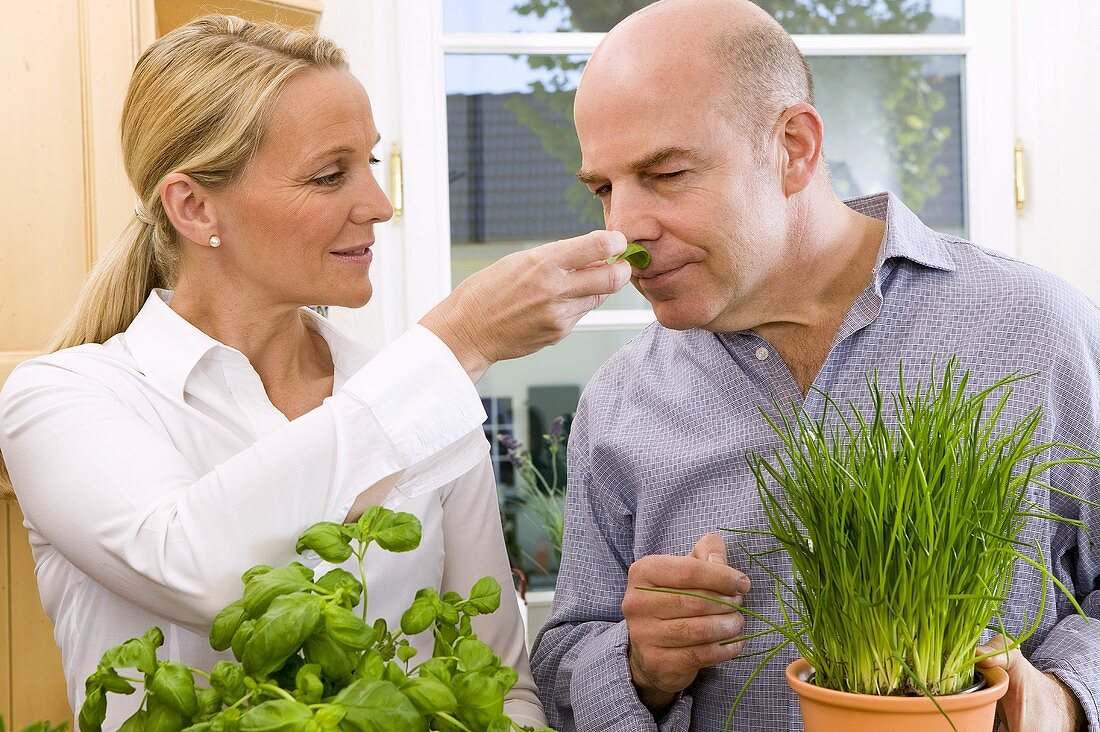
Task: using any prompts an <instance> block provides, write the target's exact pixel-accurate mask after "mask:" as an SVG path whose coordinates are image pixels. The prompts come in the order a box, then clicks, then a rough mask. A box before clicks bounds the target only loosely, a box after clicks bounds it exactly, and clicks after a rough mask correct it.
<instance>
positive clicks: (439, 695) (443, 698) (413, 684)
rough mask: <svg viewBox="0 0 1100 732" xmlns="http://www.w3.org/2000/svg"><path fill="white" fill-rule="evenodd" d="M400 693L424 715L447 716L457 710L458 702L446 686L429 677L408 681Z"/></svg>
mask: <svg viewBox="0 0 1100 732" xmlns="http://www.w3.org/2000/svg"><path fill="white" fill-rule="evenodd" d="M401 693H402V694H404V695H405V696H407V697H408V698H409V701H411V702H412V703H413V705H414V706H415V707H416V708H417V709H419V710H420V711H421V712H423V713H425V714H434V713H436V712H447V713H448V714H449V713H452V712H454V711H455V710H457V709H458V700H457V699H455V695H454V694H452V693H451V690H450V689H448V688H447V685H446V684H444V683H443V682H441V681H440V680H439V679H433V678H432V677H430V676H420V677H417V678H414V679H409V681H408V683H406V684H405V685H404V686H402V687H401Z"/></svg>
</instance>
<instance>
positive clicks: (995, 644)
mask: <svg viewBox="0 0 1100 732" xmlns="http://www.w3.org/2000/svg"><path fill="white" fill-rule="evenodd" d="M1006 645H1007V641H1006V640H1005V637H1004V636H1003V635H1001V634H999V633H998V634H997V635H995V636H993V637H992V638H990V639H989V642H988V643H986V644H984V645H980V646H978V647H977V648H975V649H974V655H976V656H984V655H986V654H988V653H996V654H997V655H995V656H990V657H989V658H984V659H982V660H981V661H978V665H979V666H982V667H983V668H992V667H993V666H1000V667H1001V668H1003V669H1006V670H1007V669H1010V668H1012V665H1013V663H1014V662H1015V661H1016V658H1017V657H1018V656H1019V655H1020V649H1019V648H1014V649H1013V650H1011V651H1009V652H1008V653H1005V650H1004V648H1005V646H1006Z"/></svg>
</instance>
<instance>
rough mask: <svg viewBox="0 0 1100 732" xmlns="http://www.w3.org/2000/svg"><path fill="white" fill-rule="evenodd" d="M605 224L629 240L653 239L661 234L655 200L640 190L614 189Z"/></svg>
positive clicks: (605, 215) (605, 216) (606, 212)
mask: <svg viewBox="0 0 1100 732" xmlns="http://www.w3.org/2000/svg"><path fill="white" fill-rule="evenodd" d="M604 225H605V226H606V227H607V228H608V229H609V230H611V231H621V232H622V233H623V235H624V236H626V240H627V241H652V240H654V239H657V238H658V237H659V236H660V235H661V225H660V220H659V219H658V211H657V208H656V206H655V202H654V201H652V200H651V197H649V196H646V195H644V193H642V192H638V191H630V190H625V191H621V192H620V191H617V190H612V193H611V199H610V201H609V203H608V206H607V209H606V210H605V211H604Z"/></svg>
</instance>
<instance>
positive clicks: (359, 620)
mask: <svg viewBox="0 0 1100 732" xmlns="http://www.w3.org/2000/svg"><path fill="white" fill-rule="evenodd" d="M420 537H421V527H420V522H419V521H418V520H417V518H416V517H415V516H413V515H411V514H407V513H395V512H393V511H390V510H389V509H385V508H381V507H378V506H375V507H373V508H371V509H370V510H368V511H367V512H365V513H364V514H363V516H362V517H361V518H360V519H359V520H358V521H357V522H355V523H351V524H336V523H330V522H322V523H318V524H314V525H313V526H311V527H310V528H309V529H307V530H306V531H305V533H303V534H302V536H301V537H300V538H299V539H298V543H297V545H296V547H295V549H296V551H297V552H298V553H302V552H303V551H305V550H307V549H308V550H312V551H314V552H316V553H317V555H318V556H320V557H321V558H322V559H324V560H325V561H328V562H332V563H342V562H344V561H346V560H348V559H349V558H350V557H351V556H352V555H355V557H356V558H357V559H358V562H359V569H360V578H359V579H356V577H355V576H353V575H352V574H351V573H349V572H347V571H345V570H344V569H340V568H337V569H333V570H330V571H329V572H327V573H325V574H324V575H323V576H321V577H316V576H315V574H314V572H313V570H311V569H310V568H308V567H306V566H304V565H302V564H300V563H298V562H294V563H292V564H290V565H288V566H285V567H269V566H266V565H258V566H256V567H253V568H251V569H249V570H248V571H247V572H245V573H244V575H243V577H242V578H241V579H242V580H243V582H244V596H243V597H242V598H241V599H240V600H237V601H236V602H234V603H232V604H231V605H229V606H228V607H226V608H225V609H224V610H222V611H221V612H220V613H218V615H217V617H216V618H215V619H214V623H213V627H212V628H211V631H210V645H211V646H212V647H213V648H214V649H215V650H218V651H224V650H231V651H232V654H233V658H234V659H235V660H233V661H229V660H222V661H218V662H217V663H216V664H215V665H214V667H213V668H212V669H209V670H201V669H195V668H189V667H187V666H185V665H183V664H180V663H175V662H173V661H166V660H160V659H158V657H157V649H158V648H160V646H161V645H162V644H163V642H164V636H163V634H162V633H161V631H160V629H159V628H155V627H154V628H150V629H149V631H148V632H147V633H145V635H144V636H142V637H140V638H131V639H130V640H128V641H126V642H125V643H123V644H122V645H120V646H117V647H115V648H111V649H110V650H108V651H107V652H106V653H104V654H103V658H102V660H101V661H100V662H99V666H98V668H97V669H96V671H95V673H93V674H92V675H91V676H89V677H88V680H87V682H86V685H85V688H86V693H87V696H86V699H85V702H84V705H83V707H82V708H81V710H80V715H79V718H78V721H79V725H80V730H81V732H100V730H101V728H102V725H103V721H104V719H105V718H106V714H107V694H108V693H113V694H134V693H136V692H139V691H140V692H141V693H142V695H143V698H142V702H141V705H140V707H139V708H138V710H137V711H136V712H135V713H134V714H133V716H131V717H130V718H129V719H127V720H126V721H125V722H124V723H123V725H122V727H121V728H120V730H121V732H180V731H181V730H182V731H186V732H324V731H326V730H340V731H342V732H427V730H441V731H443V732H509V730H515V731H517V732H519V731H521V730H527V732H534V731H533V730H531V729H530V728H527V727H521V726H519V725H517V724H516V723H514V722H513V721H512V720H510V719H509V718H508V717H507V716H506V715H505V714H504V697H505V694H507V692H508V691H509V690H510V689H511V688H512V686H513V685H514V684H515V683H516V679H517V675H516V672H515V670H514V669H512V668H509V667H506V666H501V663H500V659H499V658H498V657H497V656H496V655H495V654H494V653H493V650H492V649H491V648H490V647H489V646H488V645H487V644H485V643H483V642H482V641H480V640H478V638H477V636H476V635H475V634H474V632H473V629H472V627H471V623H470V619H471V618H473V617H476V616H478V615H482V614H486V613H492V612H493V611H495V610H496V609H497V608H498V607H499V606H500V595H501V589H500V585H499V584H497V582H496V581H495V580H494V579H493V578H492V577H484V578H482V579H480V580H479V581H478V582H477V583H476V584H474V586H473V588H472V589H471V590H470V593H469V595H468V596H467V597H462V596H461V595H459V594H458V593H456V592H446V593H444V594H443V595H440V594H439V593H438V592H437V591H436V590H435V589H433V588H430V587H429V588H424V589H422V590H419V591H418V592H417V593H416V596H415V599H414V600H413V602H412V604H411V605H410V606H409V608H408V610H406V611H405V613H404V614H403V615H402V616H401V623H400V627H399V628H390V627H388V625H387V624H386V621H385V620H384V619H378V620H375V621H373V622H368V621H367V591H366V587H365V583H364V582H363V581H361V580H363V579H364V574H363V557H364V555H365V553H366V551H367V548H368V547H369V546H370V545H371V544H372V543H375V544H377V545H378V546H380V547H382V548H383V549H385V550H387V551H391V552H407V551H411V550H413V549H415V548H416V547H417V546H419V544H420ZM428 629H431V630H432V633H433V635H434V637H435V647H434V649H433V654H432V657H431V658H429V659H425V660H424V661H423V662H422V663H419V664H415V665H414V664H413V663H412V659H413V658H414V657H415V656H416V653H417V651H416V649H415V648H413V647H412V646H411V645H410V643H409V637H410V636H414V635H417V634H418V633H421V632H423V631H426V630H428ZM539 732H547V731H546V730H545V728H544V730H540V731H539ZM549 732H552V731H549Z"/></svg>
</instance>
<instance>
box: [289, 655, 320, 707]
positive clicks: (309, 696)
mask: <svg viewBox="0 0 1100 732" xmlns="http://www.w3.org/2000/svg"><path fill="white" fill-rule="evenodd" d="M294 688H295V689H297V691H298V700H299V701H301V702H304V703H306V704H316V703H317V702H319V701H321V697H322V696H324V695H325V685H324V684H323V683H322V682H321V665H320V664H317V663H307V664H305V665H304V666H302V667H301V668H299V669H298V673H297V675H296V676H295V677H294Z"/></svg>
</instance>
